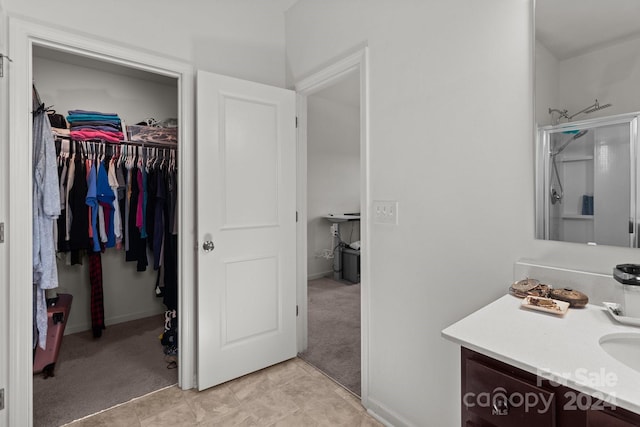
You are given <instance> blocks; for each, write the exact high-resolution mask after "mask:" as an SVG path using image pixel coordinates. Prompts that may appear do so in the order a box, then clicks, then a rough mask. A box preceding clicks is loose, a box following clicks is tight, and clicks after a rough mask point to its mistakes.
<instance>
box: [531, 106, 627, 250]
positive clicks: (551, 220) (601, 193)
mask: <svg viewBox="0 0 640 427" xmlns="http://www.w3.org/2000/svg"><path fill="white" fill-rule="evenodd" d="M639 117H640V113H634V114H624V115H619V116H610V117H604V118H598V119H591V120H583V121H579V122H572V123H563V124H558V125H553V126H544V127H540V128H539V129H538V141H537V149H536V237H537V238H539V239H546V240H558V241H565V242H575V243H586V244H592V245H596V244H597V245H613V246H626V247H638V241H637V240H638V239H637V235H638V233H637V226H638V221H637V218H638V212H637V206H636V200H637V191H638V186H637V176H636V172H637V170H638V164H637V162H638V161H637V158H636V150H637V138H638V118H639Z"/></svg>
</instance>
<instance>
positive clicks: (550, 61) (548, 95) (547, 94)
mask: <svg viewBox="0 0 640 427" xmlns="http://www.w3.org/2000/svg"><path fill="white" fill-rule="evenodd" d="M535 49H536V51H535V67H536V74H535V91H536V92H535V97H536V99H535V104H536V109H535V121H536V123H537V124H538V125H540V126H545V125H550V124H553V122H552V117H551V115H550V114H549V108H552V109H556V110H564V109H565V108H567V107H565V106H564V104H561V103H560V101H559V99H558V90H559V89H560V83H559V78H560V63H559V62H558V60H557V59H556V57H555V56H553V54H552V53H551V52H549V50H548V49H547V48H546V47H544V46H543V45H542V44H541V43H539V42H536V48H535ZM553 118H554V119H556V118H558V114H557V113H554V115H553Z"/></svg>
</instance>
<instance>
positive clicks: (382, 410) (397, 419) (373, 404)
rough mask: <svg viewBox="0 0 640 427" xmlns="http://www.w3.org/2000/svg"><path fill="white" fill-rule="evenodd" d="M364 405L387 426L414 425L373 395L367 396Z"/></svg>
mask: <svg viewBox="0 0 640 427" xmlns="http://www.w3.org/2000/svg"><path fill="white" fill-rule="evenodd" d="M362 405H363V406H364V407H365V408H366V409H367V412H368V413H369V415H371V416H372V417H373V418H375V419H376V420H378V421H379V422H381V423H382V424H384V425H385V426H387V427H413V426H414V425H413V424H411V423H410V422H409V421H408V420H406V419H405V418H403V417H402V416H400V415H399V414H397V413H395V412H394V411H392V410H390V409H389V408H387V407H385V406H384V405H383V404H381V403H380V402H378V401H377V400H375V399H372V398H371V397H369V398H367V401H366V402H365V401H364V400H363V401H362Z"/></svg>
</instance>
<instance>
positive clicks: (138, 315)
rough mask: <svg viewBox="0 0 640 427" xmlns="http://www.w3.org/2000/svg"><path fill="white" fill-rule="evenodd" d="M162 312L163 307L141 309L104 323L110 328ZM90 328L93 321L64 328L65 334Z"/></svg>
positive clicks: (109, 319) (106, 320)
mask: <svg viewBox="0 0 640 427" xmlns="http://www.w3.org/2000/svg"><path fill="white" fill-rule="evenodd" d="M162 313H164V310H162V309H159V310H158V309H155V310H148V311H141V312H138V313H128V314H125V315H122V316H117V317H110V318H106V319H104V323H105V325H106V326H107V328H108V327H109V325H117V324H118V323H123V322H129V321H131V320H138V319H144V318H145V317H151V316H155V315H158V314H162ZM158 324H160V323H158ZM89 330H91V323H80V324H75V325H67V326H66V327H65V329H64V334H65V335H69V334H75V333H77V332H84V331H89Z"/></svg>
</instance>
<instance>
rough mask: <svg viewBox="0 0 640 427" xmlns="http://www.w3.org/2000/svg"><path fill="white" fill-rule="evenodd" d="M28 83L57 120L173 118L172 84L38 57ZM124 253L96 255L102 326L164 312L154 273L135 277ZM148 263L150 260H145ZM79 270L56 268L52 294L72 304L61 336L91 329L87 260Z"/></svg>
mask: <svg viewBox="0 0 640 427" xmlns="http://www.w3.org/2000/svg"><path fill="white" fill-rule="evenodd" d="M33 75H34V81H35V82H36V86H37V88H38V92H39V93H40V97H41V99H42V101H43V102H44V103H45V104H46V105H47V106H49V105H53V106H54V109H56V111H57V112H58V113H60V114H63V115H66V114H67V111H68V110H70V109H86V110H93V111H95V110H97V111H103V112H113V113H117V114H118V115H119V116H120V117H121V118H122V119H124V120H125V121H126V122H127V123H128V124H135V123H137V122H138V121H140V120H143V119H144V118H147V117H155V118H156V119H159V120H161V119H164V118H168V117H177V113H178V112H177V106H178V102H177V100H178V90H177V82H176V81H174V82H173V84H172V85H168V84H161V83H157V82H153V81H148V80H143V79H141V78H135V77H131V76H127V75H123V74H116V73H112V72H111V73H110V72H104V71H101V70H100V69H95V68H86V67H83V66H79V65H73V64H69V63H63V62H59V61H56V60H51V59H47V58H42V57H34V62H33ZM124 256H125V254H124V251H122V250H116V249H115V248H113V249H107V250H106V252H105V253H104V254H103V255H102V268H103V290H104V311H105V313H104V314H105V325H106V326H107V327H108V326H109V325H113V324H115V323H120V322H123V321H127V320H133V319H138V318H142V317H146V316H150V315H153V314H157V313H161V312H163V311H164V310H165V309H166V308H165V306H164V305H163V304H162V298H157V297H156V296H155V292H154V290H155V282H156V272H154V271H153V266H152V265H151V266H149V267H147V271H146V272H138V271H136V263H135V262H134V263H127V262H125V260H124ZM149 260H150V262H151V260H152V257H151V255H150V254H149ZM84 261H85V262H84V264H83V265H81V266H79V265H75V266H66V265H65V263H64V262H63V261H59V262H58V278H59V287H58V289H57V292H60V293H70V294H71V295H73V297H74V300H73V304H72V305H71V313H70V314H69V320H68V323H67V326H66V328H65V334H69V333H73V332H78V331H83V330H87V329H90V328H91V310H90V296H91V293H90V289H91V286H90V284H89V270H88V262H87V259H86V258H85V259H84Z"/></svg>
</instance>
